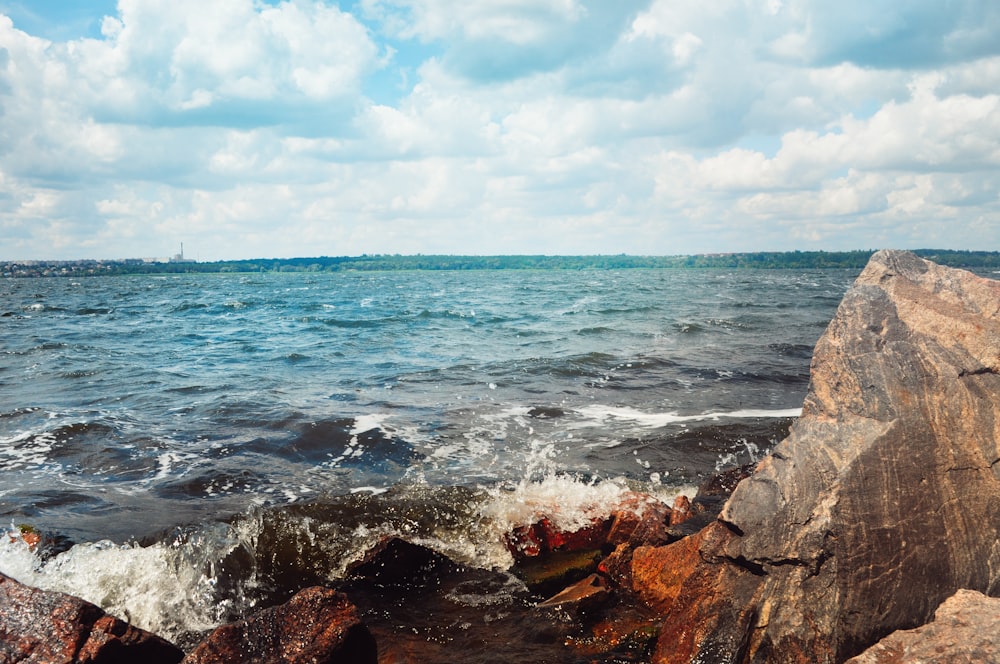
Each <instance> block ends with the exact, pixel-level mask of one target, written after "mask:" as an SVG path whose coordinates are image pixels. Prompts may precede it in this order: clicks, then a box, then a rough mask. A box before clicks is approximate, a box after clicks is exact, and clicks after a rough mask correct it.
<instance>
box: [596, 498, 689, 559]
mask: <svg viewBox="0 0 1000 664" xmlns="http://www.w3.org/2000/svg"><path fill="white" fill-rule="evenodd" d="M672 518H673V513H672V512H671V509H670V508H669V507H667V505H666V504H664V503H663V502H662V501H660V500H658V499H656V498H654V497H653V496H649V495H644V494H633V495H630V496H628V497H626V498H625V499H624V500H623V501H622V505H621V506H620V507H619V508H618V510H617V511H616V512H615V515H614V517H613V518H612V521H611V528H610V530H609V531H608V535H607V538H606V542H607V543H608V544H610V545H611V546H618V545H620V544H628V545H629V546H630V547H633V548H634V547H636V546H641V545H656V544H665V543H666V542H667V541H668V540H669V538H668V535H667V530H666V527H667V523H668V522H669V521H670V520H671V519H672Z"/></svg>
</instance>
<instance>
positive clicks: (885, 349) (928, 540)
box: [633, 251, 1000, 664]
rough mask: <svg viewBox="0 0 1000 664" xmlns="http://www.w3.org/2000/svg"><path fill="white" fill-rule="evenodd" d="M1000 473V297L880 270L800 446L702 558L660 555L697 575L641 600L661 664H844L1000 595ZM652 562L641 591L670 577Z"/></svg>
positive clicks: (857, 289) (982, 287)
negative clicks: (973, 600)
mask: <svg viewBox="0 0 1000 664" xmlns="http://www.w3.org/2000/svg"><path fill="white" fill-rule="evenodd" d="M998 461H1000V283H998V282H996V281H993V280H989V279H983V278H980V277H977V276H975V275H972V274H970V273H968V272H964V271H961V270H954V269H949V268H944V267H941V266H938V265H935V264H933V263H930V262H928V261H924V260H922V259H920V258H918V257H916V256H914V255H912V254H910V253H907V252H897V251H882V252H878V253H877V254H875V255H874V256H873V257H872V259H871V261H870V262H869V264H868V266H867V267H866V268H865V270H864V271H863V272H862V274H861V275H860V276H859V277H858V279H857V281H856V283H855V284H854V285H853V286H852V288H851V289H850V290H849V291H848V293H847V294H846V295H845V297H844V299H843V301H842V302H841V305H840V307H839V309H838V311H837V314H836V316H835V317H834V319H833V321H832V322H831V323H830V325H829V327H828V329H827V330H826V332H825V333H824V335H823V337H822V338H821V339H820V340H819V342H818V344H817V346H816V350H815V353H814V356H813V361H812V367H811V382H810V387H809V390H808V394H807V396H806V399H805V403H804V405H803V410H802V416H801V417H800V418H799V419H798V420H797V421H796V422H795V424H794V425H793V426H792V428H791V432H790V434H789V436H788V438H786V439H785V440H784V441H783V442H781V443H779V444H778V445H777V446H776V447H775V449H774V450H773V452H772V454H771V455H770V456H768V457H767V458H766V459H764V460H763V461H761V462H760V464H759V465H758V467H757V468H756V470H755V471H754V472H753V474H752V475H751V476H750V477H749V478H747V479H745V480H743V481H742V482H741V483H740V484H739V485H738V486H737V488H736V490H735V491H734V492H733V494H732V496H731V497H730V498H729V500H728V501H727V502H726V504H725V507H724V509H723V510H722V512H721V514H720V516H719V524H718V525H717V526H712V527H711V532H709V530H706V531H704V532H705V534H703V535H699V536H698V538H697V540H695V541H697V542H698V550H697V556H696V555H695V553H694V552H693V551H692V549H693V547H694V546H695V541H687V540H682V541H681V542H679V543H677V544H674V545H670V546H668V547H664V548H663V549H661V551H669V550H671V549H672V548H673V547H681V550H682V551H683V553H684V555H683V556H681V555H679V554H678V553H676V552H675V553H672V554H671V555H672V556H674V557H676V558H679V559H680V558H683V559H684V560H687V561H689V564H692V565H694V567H695V569H693V570H689V571H687V572H685V573H675V572H670V574H674V575H675V576H676V577H677V578H676V579H669V578H667V579H665V580H664V582H663V583H662V585H661V586H658V588H659V590H655V589H654V588H652V587H651V588H647V589H645V590H644V593H645V595H644V596H645V597H646V599H647V601H649V602H650V603H651V604H652V605H653V606H657V607H660V608H661V609H662V610H663V612H664V616H665V623H664V627H663V633H662V636H661V638H660V640H659V644H658V647H657V652H656V654H655V657H654V662H657V663H661V664H662V663H665V662H678V663H681V662H684V663H687V662H690V661H712V662H718V663H720V664H725V663H737V662H738V663H742V662H811V663H818V664H823V663H833V662H842V661H844V660H845V659H847V658H848V657H851V656H854V655H856V654H858V653H859V652H861V651H862V650H864V649H865V648H867V647H868V646H870V645H871V644H873V643H874V642H876V641H877V640H878V639H880V638H881V637H883V636H885V635H887V634H889V633H891V632H893V631H895V630H898V629H909V628H913V627H916V626H918V625H921V624H924V623H926V622H927V620H928V619H929V618H930V617H931V615H932V613H933V611H934V609H935V607H937V606H938V605H939V604H940V603H941V602H942V601H943V600H944V599H945V598H947V597H948V596H950V595H951V594H953V593H954V592H955V591H956V590H958V589H960V588H971V589H975V590H979V591H982V592H985V593H996V592H998V591H1000V546H998V544H997V542H998V541H1000V520H998V519H997V518H996V517H997V514H1000V463H998ZM720 531H727V533H728V534H726V533H723V535H724V536H718V534H719V532H720ZM710 535H711V536H710ZM689 539H691V538H689ZM647 555H650V556H652V555H654V554H652V553H647V552H642V553H641V554H640V551H636V553H635V556H634V559H633V574H634V575H635V581H634V585H635V586H636V587H637V588H640V589H641V588H643V580H644V579H645V578H647V570H653V569H659V570H661V571H660V575H661V577H663V575H664V574H667V573H666V572H664V571H663V570H665V569H666V565H665V564H664V563H657V565H658V567H657V566H656V565H653V564H652V563H651V562H650V561H648V560H646V559H645V556H647ZM657 555H662V554H657ZM678 564H681V565H683V564H685V563H684V561H679V562H678ZM692 634H695V635H696V636H691V635H692ZM685 638H687V641H685V640H684V639H685ZM689 644H690V647H689Z"/></svg>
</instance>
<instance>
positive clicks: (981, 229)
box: [0, 0, 1000, 260]
mask: <svg viewBox="0 0 1000 664" xmlns="http://www.w3.org/2000/svg"><path fill="white" fill-rule="evenodd" d="M998 35H1000V2H997V1H996V0H908V1H907V2H898V1H897V0H840V1H839V2H836V3H833V2H828V1H826V0H699V1H698V2H690V1H687V0H613V1H612V0H475V1H474V2H470V1H469V0H357V1H355V2H347V1H345V2H333V1H320V0H289V1H281V2H278V1H268V2H265V1H264V0H118V2H113V1H111V0H61V1H60V0H0V260H29V259H81V258H95V259H101V258H141V257H162V256H168V255H173V254H176V253H177V252H178V251H179V249H180V246H181V243H183V245H184V251H185V255H186V256H187V257H188V258H195V259H198V260H227V259H242V258H264V257H276V258H287V257H296V256H356V255H361V254H366V253H367V254H396V253H398V254H551V255H575V254H621V253H625V254H635V255H678V254H696V253H717V252H719V253H721V252H741V251H785V250H817V249H819V250H827V251H837V250H852V249H876V248H888V247H891V248H902V249H915V248H941V249H986V250H1000V38H998Z"/></svg>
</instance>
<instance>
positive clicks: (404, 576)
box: [347, 537, 459, 586]
mask: <svg viewBox="0 0 1000 664" xmlns="http://www.w3.org/2000/svg"><path fill="white" fill-rule="evenodd" d="M458 568H459V565H458V564H457V563H455V562H454V561H452V560H451V559H450V558H448V557H447V556H445V555H442V554H440V553H438V552H437V551H433V550H432V549H428V548H427V547H424V546H420V545H419V544H413V543H412V542H407V541H406V540H403V539H400V538H398V537H386V538H384V539H382V540H381V541H380V542H379V543H378V544H376V545H375V546H374V547H372V548H371V549H369V550H368V551H367V552H366V553H365V555H364V557H363V558H362V559H361V560H359V561H357V562H355V563H353V564H352V565H350V566H348V569H347V577H348V578H349V579H351V580H366V581H369V582H371V583H373V584H376V585H379V586H423V585H427V584H428V583H431V582H433V581H436V580H437V579H438V578H440V577H441V576H444V575H446V574H451V573H453V572H455V571H457V570H458Z"/></svg>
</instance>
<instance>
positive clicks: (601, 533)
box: [505, 517, 612, 562]
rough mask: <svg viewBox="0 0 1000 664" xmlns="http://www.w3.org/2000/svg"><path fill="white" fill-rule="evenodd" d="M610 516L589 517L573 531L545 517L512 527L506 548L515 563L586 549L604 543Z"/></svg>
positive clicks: (609, 524)
mask: <svg viewBox="0 0 1000 664" xmlns="http://www.w3.org/2000/svg"><path fill="white" fill-rule="evenodd" d="M611 523H612V521H611V519H604V518H597V517H595V518H594V519H591V521H590V523H589V524H588V525H586V526H584V527H582V528H579V529H577V530H572V531H569V530H563V529H561V528H559V527H557V526H556V525H555V524H553V523H552V521H551V520H549V519H548V518H546V517H542V518H541V519H539V520H538V521H536V522H535V523H532V524H530V525H527V526H520V527H518V528H515V529H514V530H512V531H511V532H510V533H508V534H507V536H506V538H505V543H506V545H507V550H508V551H510V553H511V555H512V556H514V560H515V561H517V562H520V561H523V560H525V559H527V558H534V557H536V556H541V555H543V554H548V553H553V552H556V551H589V550H591V549H597V548H600V547H601V546H603V545H604V543H605V540H606V539H607V537H608V532H609V531H610V530H611Z"/></svg>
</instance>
